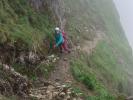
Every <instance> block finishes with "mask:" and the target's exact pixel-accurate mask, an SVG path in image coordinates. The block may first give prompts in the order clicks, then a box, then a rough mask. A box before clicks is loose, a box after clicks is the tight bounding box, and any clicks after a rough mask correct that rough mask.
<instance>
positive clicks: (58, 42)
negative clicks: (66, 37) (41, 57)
mask: <svg viewBox="0 0 133 100" xmlns="http://www.w3.org/2000/svg"><path fill="white" fill-rule="evenodd" d="M62 41H63V36H62V33H60V38H59V40H58V41H57V43H56V47H58V46H59V44H61V43H62Z"/></svg>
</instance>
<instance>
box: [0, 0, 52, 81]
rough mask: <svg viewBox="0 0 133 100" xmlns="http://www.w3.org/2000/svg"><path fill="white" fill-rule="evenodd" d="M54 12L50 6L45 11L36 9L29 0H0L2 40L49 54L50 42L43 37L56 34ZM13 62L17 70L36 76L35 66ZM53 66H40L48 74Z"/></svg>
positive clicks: (22, 47)
mask: <svg viewBox="0 0 133 100" xmlns="http://www.w3.org/2000/svg"><path fill="white" fill-rule="evenodd" d="M51 16H52V14H51V11H48V9H47V7H46V10H44V11H43V12H41V11H40V12H39V11H36V10H35V9H34V8H32V7H31V6H30V5H29V3H28V2H27V0H13V1H12V0H0V44H2V43H3V44H5V43H8V44H11V45H15V44H16V43H17V44H18V45H17V46H18V48H17V49H20V50H21V49H22V50H23V51H27V50H28V51H32V50H33V51H37V53H41V54H44V55H45V54H47V52H48V51H47V49H48V48H46V47H47V46H48V45H47V46H45V45H44V43H43V40H44V39H45V38H46V37H49V39H48V38H47V40H50V39H52V38H53V34H52V33H53V27H54V22H53V19H52V17H51ZM16 41H17V42H16ZM12 64H13V65H12V66H14V68H15V69H16V70H17V71H18V72H21V73H22V74H27V75H28V76H30V77H31V78H32V79H36V72H34V69H33V68H32V71H33V72H32V71H31V68H30V67H27V66H26V67H25V66H24V65H20V64H17V63H12ZM44 66H45V67H44ZM52 67H53V66H52V64H50V65H48V66H47V65H42V64H40V65H38V68H39V70H40V71H42V72H44V74H48V71H49V70H50V69H51V68H52ZM34 68H36V67H34ZM40 71H39V72H40ZM29 72H30V73H29Z"/></svg>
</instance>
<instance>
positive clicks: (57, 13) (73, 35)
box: [0, 0, 133, 100]
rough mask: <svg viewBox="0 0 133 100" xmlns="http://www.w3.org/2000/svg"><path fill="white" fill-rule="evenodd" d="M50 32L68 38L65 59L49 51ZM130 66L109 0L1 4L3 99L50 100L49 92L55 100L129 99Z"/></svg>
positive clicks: (129, 53) (27, 0)
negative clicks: (30, 98) (28, 99)
mask: <svg viewBox="0 0 133 100" xmlns="http://www.w3.org/2000/svg"><path fill="white" fill-rule="evenodd" d="M55 26H60V27H61V29H62V30H65V31H66V32H67V33H68V42H69V45H70V47H71V49H72V52H71V54H67V56H66V54H59V52H58V50H54V49H53V48H52V47H53V43H54V35H53V33H54V27H55ZM132 65H133V57H132V50H131V48H130V46H129V43H128V41H127V39H126V36H125V33H124V31H123V28H122V27H121V23H120V18H119V15H118V13H117V11H116V8H115V6H114V3H113V1H112V0H1V1H0V69H1V71H0V87H1V88H0V92H1V95H4V96H6V97H7V98H8V97H10V96H11V97H10V98H13V99H17V97H16V96H13V95H19V96H20V95H21V96H24V97H25V96H27V95H28V94H30V95H32V96H35V97H36V99H39V98H41V97H42V98H43V99H44V100H46V99H47V100H49V99H50V98H54V96H52V97H51V96H50V95H51V94H48V93H47V92H50V91H54V92H56V93H57V95H56V97H58V96H59V97H58V98H56V99H57V100H66V99H65V98H68V96H69V98H68V99H73V100H75V98H77V100H78V99H79V97H81V98H80V99H81V100H117V99H119V100H124V97H125V96H131V95H133V87H132V86H133V80H132V76H133V74H132V71H133V67H132ZM16 71H17V72H16ZM5 72H7V73H8V74H7V73H5ZM19 73H20V74H19ZM24 76H27V77H24ZM15 80H17V81H15ZM49 80H50V81H53V82H52V83H49V82H48V83H47V82H46V83H45V82H44V81H49ZM20 82H21V83H22V84H20ZM57 82H60V84H65V85H66V86H69V88H68V87H67V89H66V87H63V88H62V86H61V87H60V85H59V84H58V83H57ZM4 83H5V84H6V85H3V84H4ZM23 83H24V84H23ZM55 83H56V84H55ZM42 84H43V85H44V84H45V86H44V87H43V85H42ZM57 84H58V85H59V86H58V85H57ZM40 86H41V88H39V87H40ZM63 86H64V85H63ZM51 87H52V88H51ZM49 88H50V90H49ZM56 88H57V89H56ZM64 89H65V90H64ZM29 90H31V93H29ZM60 90H61V91H60ZM44 91H45V92H46V93H45V92H44ZM57 91H58V92H57ZM62 91H67V92H68V91H69V92H72V93H70V94H69V95H68V94H67V93H66V96H64V94H62ZM42 92H44V93H42ZM60 92H61V94H60ZM63 93H64V92H63ZM79 94H80V96H79ZM46 95H47V96H48V97H47V96H46ZM75 95H76V96H75ZM62 96H63V98H64V99H61V98H62ZM78 96H79V97H78ZM1 98H3V99H6V98H4V97H3V96H1ZM18 98H19V97H18ZM59 98H60V99H59ZM19 99H20V98H19ZM54 99H55V98H54Z"/></svg>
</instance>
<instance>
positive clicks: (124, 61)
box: [66, 0, 133, 100]
mask: <svg viewBox="0 0 133 100" xmlns="http://www.w3.org/2000/svg"><path fill="white" fill-rule="evenodd" d="M72 2H73V3H72ZM66 6H67V7H69V8H70V9H69V10H70V11H69V14H70V17H68V19H69V22H68V23H69V25H68V27H67V28H68V30H69V33H71V34H70V36H72V37H75V35H76V36H77V37H80V39H79V41H78V42H82V40H85V39H86V40H91V39H92V38H94V36H95V35H94V34H95V33H94V31H89V33H86V32H84V27H88V28H89V30H91V29H92V27H93V26H95V27H96V30H102V31H104V32H105V33H106V37H107V38H106V39H104V40H103V41H101V42H99V44H98V45H97V47H96V49H95V51H94V52H93V54H92V55H91V56H89V57H86V54H82V53H81V54H82V56H83V57H82V56H81V57H79V59H77V58H76V59H74V61H72V72H73V74H74V76H75V78H76V79H77V80H78V81H81V82H82V83H84V84H85V85H86V86H87V87H90V88H91V89H92V90H95V91H96V92H99V91H98V90H97V89H95V88H97V86H98V87H101V85H96V84H97V82H98V84H102V85H104V87H105V88H107V89H108V90H110V91H112V92H114V93H118V92H119V93H126V94H129V92H130V91H129V89H128V81H127V80H128V77H129V76H128V73H131V71H128V72H126V70H127V69H129V70H133V68H132V65H133V57H132V52H131V48H130V46H129V44H128V41H127V39H126V37H125V34H124V31H123V29H122V27H121V24H120V21H119V15H118V13H117V11H116V9H115V6H114V4H113V2H112V0H99V1H98V0H66ZM77 29H79V30H80V32H79V33H78V31H77ZM77 39H78V38H77ZM89 73H91V74H89ZM96 81H97V82H96ZM106 92H107V91H106ZM100 93H101V92H100ZM103 95H105V94H104V93H103ZM99 96H101V95H99ZM105 97H106V95H105ZM100 100H103V99H100ZM105 100H107V99H106V98H105Z"/></svg>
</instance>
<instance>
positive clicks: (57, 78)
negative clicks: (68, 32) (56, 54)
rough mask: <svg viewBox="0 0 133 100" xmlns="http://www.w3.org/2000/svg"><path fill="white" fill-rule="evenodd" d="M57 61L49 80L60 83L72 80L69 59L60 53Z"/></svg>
mask: <svg viewBox="0 0 133 100" xmlns="http://www.w3.org/2000/svg"><path fill="white" fill-rule="evenodd" d="M61 56H62V57H61V58H60V60H59V62H58V63H57V65H56V66H55V69H54V71H53V72H52V73H51V75H50V77H49V81H54V82H60V83H67V82H72V80H73V77H72V75H71V72H70V67H69V66H70V65H69V59H68V56H69V54H67V55H61Z"/></svg>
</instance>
